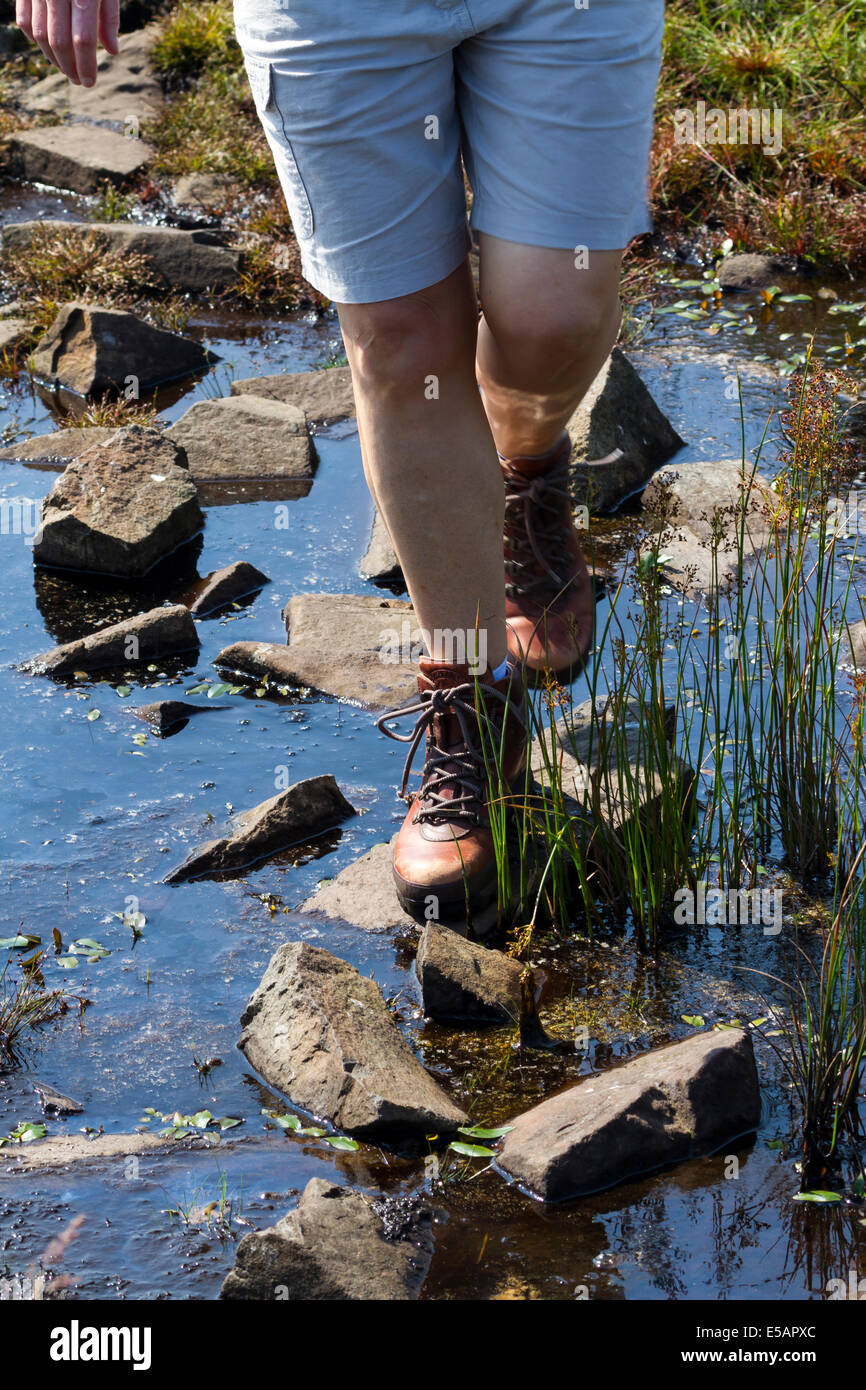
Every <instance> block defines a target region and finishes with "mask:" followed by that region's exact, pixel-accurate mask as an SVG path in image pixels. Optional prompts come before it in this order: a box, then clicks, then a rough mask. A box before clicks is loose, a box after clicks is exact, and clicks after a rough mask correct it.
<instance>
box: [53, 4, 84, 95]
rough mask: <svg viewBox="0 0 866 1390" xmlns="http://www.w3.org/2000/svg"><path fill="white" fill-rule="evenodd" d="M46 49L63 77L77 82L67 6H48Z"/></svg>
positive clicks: (70, 23)
mask: <svg viewBox="0 0 866 1390" xmlns="http://www.w3.org/2000/svg"><path fill="white" fill-rule="evenodd" d="M47 25H48V47H49V48H50V49H51V52H52V54H53V61H54V63H55V65H56V66H57V67H58V68H59V69H60V71H61V72H62V73H63V74H64V76H65V77H68V78H69V79H70V81H72V82H76V83H77V82H78V71H77V69H76V66H75V55H74V54H73V52H72V22H71V17H70V13H69V5H68V4H59V5H58V4H57V3H56V0H54V3H53V4H49V6H48V18H47Z"/></svg>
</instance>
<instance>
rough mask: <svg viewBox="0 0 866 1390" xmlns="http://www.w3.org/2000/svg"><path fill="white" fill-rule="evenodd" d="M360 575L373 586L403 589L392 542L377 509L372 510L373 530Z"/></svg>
mask: <svg viewBox="0 0 866 1390" xmlns="http://www.w3.org/2000/svg"><path fill="white" fill-rule="evenodd" d="M360 573H361V577H362V578H363V579H370V580H372V582H373V583H374V584H383V585H388V584H400V585H401V586H402V587H403V588H405V583H404V580H403V571H402V569H401V568H400V561H399V560H398V559H397V552H396V550H395V549H394V542H393V541H392V540H391V537H390V535H389V534H388V528H387V526H386V525H385V522H384V520H383V517H382V513H381V512H380V511H379V508H378V507H375V508H374V510H373V529H372V531H371V532H370V543H369V545H368V546H367V549H366V551H365V552H364V558H363V560H362V561H361V564H360Z"/></svg>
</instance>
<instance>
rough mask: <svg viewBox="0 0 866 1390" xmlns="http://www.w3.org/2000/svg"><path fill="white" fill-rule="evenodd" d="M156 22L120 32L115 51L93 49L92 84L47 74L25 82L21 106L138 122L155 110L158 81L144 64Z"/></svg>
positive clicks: (155, 34) (156, 31) (147, 63)
mask: <svg viewBox="0 0 866 1390" xmlns="http://www.w3.org/2000/svg"><path fill="white" fill-rule="evenodd" d="M158 36H159V26H158V25H150V26H148V27H147V28H146V29H139V30H136V31H135V32H134V33H132V34H122V35H121V37H120V43H119V45H118V47H119V49H120V52H119V53H118V54H111V53H106V52H105V50H104V49H102V48H100V49H99V50H98V62H97V71H98V76H97V80H96V84H95V86H93V87H78V86H76V85H75V84H74V83H72V82H70V81H68V79H67V78H66V77H64V76H63V74H62V73H59V72H56V73H51V74H50V76H48V77H43V78H42V79H41V80H40V81H39V82H35V83H34V84H33V85H32V86H31V87H28V88H27V90H26V91H25V92H23V93H22V95H21V97H20V101H21V105H22V106H23V107H24V110H25V111H32V112H35V113H47V114H51V115H57V116H76V117H78V118H79V119H81V120H88V121H119V122H123V123H126V124H127V128H129V123H131V122H132V121H137V122H139V123H141V122H142V121H145V120H150V119H152V118H153V117H154V116H157V115H159V113H160V111H161V110H162V107H163V96H162V84H161V82H160V80H159V78H158V77H157V75H156V73H155V72H154V71H153V69H152V68H151V65H150V54H151V50H152V48H153V45H154V43H155V42H156V39H157V38H158Z"/></svg>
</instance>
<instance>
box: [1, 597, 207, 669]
mask: <svg viewBox="0 0 866 1390" xmlns="http://www.w3.org/2000/svg"><path fill="white" fill-rule="evenodd" d="M198 645H199V641H198V632H197V631H196V626H195V622H194V620H193V617H192V614H191V613H190V611H189V609H188V608H185V607H184V605H183V604H182V603H176V604H173V605H171V606H169V607H165V608H151V609H150V610H149V611H148V612H147V613H138V614H137V615H136V616H135V617H134V618H125V619H124V621H123V622H122V623H112V624H111V626H110V627H102V628H99V629H98V631H96V632H92V633H91V634H90V636H89V637H80V638H78V640H77V641H75V642H64V643H63V645H62V646H61V647H54V648H53V649H52V650H51V651H50V652H44V653H43V654H42V656H35V657H33V658H31V660H30V661H27V662H25V663H24V664H23V665H22V668H21V669H22V670H23V671H26V672H28V673H29V674H30V675H33V676H70V675H72V673H73V671H97V670H99V669H100V668H102V667H116V668H119V667H126V666H137V665H142V664H147V665H151V664H157V665H158V664H160V663H162V662H164V661H166V660H167V659H168V658H169V657H172V656H177V655H178V654H179V653H181V652H188V651H197V650H198Z"/></svg>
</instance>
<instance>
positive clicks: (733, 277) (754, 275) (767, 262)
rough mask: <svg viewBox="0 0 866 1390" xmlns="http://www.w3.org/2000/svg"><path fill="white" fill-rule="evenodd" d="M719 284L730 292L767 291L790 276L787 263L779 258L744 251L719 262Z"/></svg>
mask: <svg viewBox="0 0 866 1390" xmlns="http://www.w3.org/2000/svg"><path fill="white" fill-rule="evenodd" d="M716 273H717V275H718V280H719V284H720V285H721V287H722V289H723V290H727V291H729V292H733V291H737V290H765V289H768V288H769V287H770V285H774V284H776V283H777V282H778V280H779V278H780V277H782V276H790V273H791V272H790V269H789V267H788V264H787V262H785V261H783V260H781V259H780V257H778V256H766V255H762V254H760V253H758V252H752V251H744V252H741V253H738V254H736V255H733V256H725V257H724V259H723V260H722V261H720V262H719V267H718V271H717V272H716Z"/></svg>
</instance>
